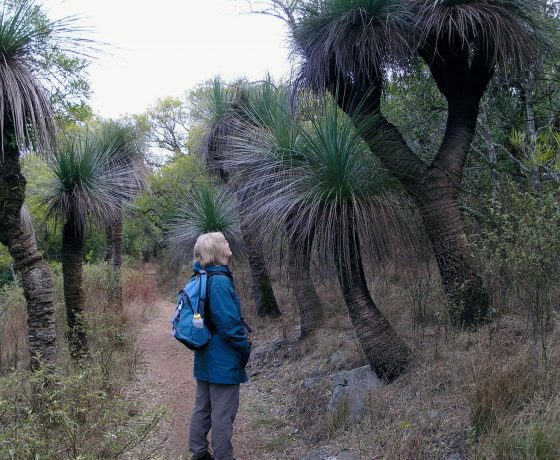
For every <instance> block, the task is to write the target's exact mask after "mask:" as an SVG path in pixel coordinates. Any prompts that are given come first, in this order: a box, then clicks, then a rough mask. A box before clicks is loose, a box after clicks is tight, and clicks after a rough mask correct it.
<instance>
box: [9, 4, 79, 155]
mask: <svg viewBox="0 0 560 460" xmlns="http://www.w3.org/2000/svg"><path fill="white" fill-rule="evenodd" d="M78 30H79V29H78V28H77V27H75V25H74V20H73V19H72V18H70V19H64V20H58V21H51V20H49V19H47V17H46V16H45V15H44V13H43V12H42V10H41V8H40V6H38V5H37V4H36V3H35V2H34V1H33V0H29V1H27V0H24V1H19V2H4V3H3V7H2V10H1V11H0V135H1V136H2V138H3V142H16V143H17V144H19V145H20V147H22V148H23V147H25V146H28V145H30V144H31V143H35V144H37V147H39V149H40V150H46V149H49V148H50V147H51V146H52V144H53V141H54V125H53V122H52V107H51V103H50V101H49V97H48V91H47V88H46V86H45V85H44V83H46V85H48V86H52V85H54V86H57V84H60V76H59V74H60V73H62V71H63V70H64V69H62V68H61V67H62V66H63V64H62V63H61V62H59V60H58V59H56V58H55V57H56V55H57V54H58V55H59V54H60V53H61V52H63V51H64V52H69V53H70V54H76V53H78V51H77V48H76V44H78V43H79V42H81V40H80V39H79V38H73V36H74V37H75V35H76V32H77V31H78ZM6 134H8V135H9V136H13V138H6ZM2 148H3V147H2Z"/></svg>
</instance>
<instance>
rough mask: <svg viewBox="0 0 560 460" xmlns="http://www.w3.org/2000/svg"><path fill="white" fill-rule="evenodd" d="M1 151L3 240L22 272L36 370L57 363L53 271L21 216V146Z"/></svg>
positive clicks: (0, 231)
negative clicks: (19, 148) (23, 223)
mask: <svg viewBox="0 0 560 460" xmlns="http://www.w3.org/2000/svg"><path fill="white" fill-rule="evenodd" d="M5 131H6V128H5ZM0 155H2V156H0V242H1V243H2V244H4V245H5V246H7V247H8V251H9V252H10V255H11V256H12V258H13V259H14V268H15V270H16V271H17V272H19V273H20V275H21V280H22V286H23V292H24V295H25V299H26V301H27V326H28V341H29V354H30V368H31V369H32V370H36V369H38V368H39V367H40V366H41V365H42V364H46V365H55V364H56V359H57V343H56V330H55V311H54V280H53V274H52V271H51V269H50V267H49V266H48V265H47V264H46V262H45V261H44V260H43V257H42V255H41V253H40V252H39V251H38V249H37V244H36V241H35V237H34V235H33V234H31V233H29V232H28V231H27V230H26V229H25V227H24V226H23V225H22V223H21V220H20V212H21V207H22V205H23V201H24V197H25V185H26V181H25V178H24V177H23V174H22V173H21V167H20V163H19V150H18V149H17V147H15V146H12V145H5V146H4V152H3V153H1V154H0Z"/></svg>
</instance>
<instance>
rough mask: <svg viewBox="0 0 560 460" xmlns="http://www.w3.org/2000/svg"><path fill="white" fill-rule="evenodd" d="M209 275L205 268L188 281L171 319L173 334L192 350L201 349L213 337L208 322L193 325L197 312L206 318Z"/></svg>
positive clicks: (180, 294) (178, 298)
mask: <svg viewBox="0 0 560 460" xmlns="http://www.w3.org/2000/svg"><path fill="white" fill-rule="evenodd" d="M209 276H210V274H209V273H207V272H206V271H205V270H200V271H199V272H198V274H197V275H194V276H193V277H192V278H191V279H190V280H189V281H188V283H187V285H186V286H185V288H184V289H182V290H181V291H180V292H179V296H178V297H177V306H176V307H175V314H174V315H173V318H172V319H171V327H172V332H171V334H172V335H173V337H175V338H176V339H177V340H178V341H179V342H181V343H182V344H183V345H185V346H186V347H187V348H189V349H191V350H200V349H201V348H203V347H204V346H205V345H206V344H207V343H208V342H209V341H210V338H211V337H212V334H211V333H210V330H209V329H208V327H207V326H206V324H204V325H203V326H202V327H195V326H193V319H194V315H195V314H197V313H198V314H199V315H200V317H201V318H202V319H204V314H205V309H204V307H205V305H206V300H207V294H208V278H209ZM205 323H206V322H205Z"/></svg>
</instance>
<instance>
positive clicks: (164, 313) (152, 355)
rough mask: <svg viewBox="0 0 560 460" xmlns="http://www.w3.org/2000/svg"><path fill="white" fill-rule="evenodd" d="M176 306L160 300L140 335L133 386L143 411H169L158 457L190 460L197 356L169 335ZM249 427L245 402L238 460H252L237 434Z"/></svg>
mask: <svg viewBox="0 0 560 460" xmlns="http://www.w3.org/2000/svg"><path fill="white" fill-rule="evenodd" d="M173 308H174V305H173V304H172V303H170V302H167V301H164V300H161V301H159V302H158V304H157V309H156V311H155V312H154V315H153V316H152V317H151V318H149V319H148V321H147V323H146V325H145V326H144V328H143V329H142V331H141V333H140V334H139V338H138V342H137V346H138V348H139V350H140V352H141V356H142V362H141V365H140V366H139V369H138V372H137V375H136V379H135V382H134V385H133V386H134V390H133V392H134V393H135V396H134V398H139V399H141V400H143V404H141V405H142V406H144V407H149V406H153V405H156V404H159V405H163V406H166V407H167V408H168V409H169V413H170V420H169V423H166V424H164V425H163V426H162V429H160V432H159V433H158V434H157V436H158V437H160V438H163V439H165V437H167V441H165V442H164V443H163V445H162V447H161V448H160V449H158V451H157V453H158V454H159V455H163V458H166V459H178V458H181V455H182V454H183V455H184V456H183V458H185V459H190V455H189V454H188V423H189V418H190V414H191V411H192V407H193V404H194V399H195V395H196V382H195V380H194V379H193V376H192V368H193V358H194V353H193V352H191V351H190V350H188V349H187V348H186V347H185V346H183V345H181V344H180V343H179V342H178V341H177V340H175V339H174V338H173V337H172V336H171V335H170V325H169V319H170V318H171V316H172V313H173ZM244 426H247V419H246V414H244V410H243V401H242V402H241V407H240V411H239V415H238V419H237V420H236V433H235V434H234V448H235V455H236V458H237V459H238V460H252V459H253V458H254V457H253V456H252V455H251V454H250V448H249V446H247V445H246V444H245V442H244V438H243V436H242V435H240V433H238V430H239V429H240V427H244ZM160 441H161V440H160Z"/></svg>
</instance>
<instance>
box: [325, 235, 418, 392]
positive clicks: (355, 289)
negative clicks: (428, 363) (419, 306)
mask: <svg viewBox="0 0 560 460" xmlns="http://www.w3.org/2000/svg"><path fill="white" fill-rule="evenodd" d="M348 235H349V238H350V239H351V241H350V242H349V243H350V244H349V248H350V250H349V252H348V256H347V257H346V258H345V257H339V260H338V263H337V264H336V266H337V270H338V278H339V282H340V287H341V289H342V295H343V297H344V301H345V303H346V306H347V307H348V313H349V315H350V320H351V321H352V324H353V325H354V329H355V330H356V335H357V337H358V340H359V341H360V344H361V346H362V349H363V350H364V353H365V355H366V359H367V360H368V362H369V363H370V365H371V367H372V369H373V370H374V371H375V372H376V373H377V375H378V376H379V377H381V378H383V379H385V380H388V381H392V380H394V379H396V378H397V377H399V376H400V375H402V374H403V373H404V372H406V370H407V369H408V367H409V364H410V362H411V359H412V351H411V350H410V348H409V347H408V346H407V345H406V343H405V342H404V341H403V340H402V339H401V338H400V337H399V336H398V335H397V332H396V331H395V329H393V326H391V324H390V323H389V321H387V319H386V318H385V317H384V316H383V313H381V311H380V310H379V308H378V307H377V305H376V304H375V302H374V301H373V299H372V298H371V294H370V293H369V290H368V287H367V282H366V277H365V274H364V268H363V264H362V256H361V254H360V244H359V240H358V235H357V233H356V231H355V230H349V231H348ZM341 246H342V245H341ZM338 252H339V253H340V252H341V251H338Z"/></svg>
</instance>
